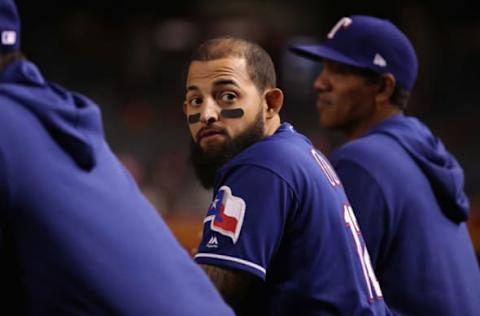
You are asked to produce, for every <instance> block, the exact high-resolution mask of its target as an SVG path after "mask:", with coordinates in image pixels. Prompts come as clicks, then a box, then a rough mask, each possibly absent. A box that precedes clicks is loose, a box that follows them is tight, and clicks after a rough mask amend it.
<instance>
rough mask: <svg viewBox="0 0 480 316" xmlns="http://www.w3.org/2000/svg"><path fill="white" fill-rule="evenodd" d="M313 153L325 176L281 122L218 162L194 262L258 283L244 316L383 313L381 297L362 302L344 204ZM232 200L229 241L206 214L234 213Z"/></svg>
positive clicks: (305, 143)
mask: <svg viewBox="0 0 480 316" xmlns="http://www.w3.org/2000/svg"><path fill="white" fill-rule="evenodd" d="M315 156H316V157H317V159H319V160H320V161H321V162H322V164H323V168H330V170H332V171H333V169H332V168H331V167H330V166H329V165H328V163H327V162H326V159H325V158H324V157H323V156H322V155H321V154H320V153H318V152H317V151H316V150H315V149H314V148H313V146H312V144H311V143H310V141H309V140H307V139H306V138H305V137H303V136H302V135H301V134H298V133H297V132H295V131H294V130H293V128H292V126H291V125H289V124H287V123H284V124H282V125H281V127H280V128H279V129H278V130H277V132H276V133H275V134H274V135H273V136H270V137H268V138H265V139H264V140H262V141H260V142H258V143H256V144H254V145H252V146H250V147H249V148H247V149H246V150H244V151H243V152H241V153H240V154H238V155H237V156H236V157H235V158H233V159H232V160H231V161H230V162H228V163H227V164H225V165H224V167H223V168H222V169H221V171H220V172H219V174H218V177H217V182H216V185H215V190H214V195H215V197H214V201H213V203H212V205H211V207H210V209H209V211H208V212H207V217H206V220H205V226H204V235H203V240H202V242H201V244H200V247H199V252H198V253H197V255H196V257H195V260H196V261H197V262H200V263H204V264H210V265H217V266H223V267H227V268H233V269H240V270H243V271H246V272H248V273H251V274H253V275H255V276H258V277H259V278H261V279H263V280H265V282H264V286H265V288H264V290H263V292H262V294H261V295H263V297H262V299H261V300H260V301H261V303H257V305H255V306H251V307H250V310H249V313H247V314H248V315H257V314H258V315H385V314H388V312H387V311H386V307H385V305H384V303H383V301H382V300H381V299H378V297H375V298H373V299H372V301H369V298H370V297H369V293H368V290H367V286H366V280H365V278H364V275H363V272H362V270H361V265H360V258H359V256H358V254H357V250H358V249H356V248H355V243H354V236H353V234H352V232H351V231H350V228H349V227H347V226H348V225H347V223H346V222H345V220H344V216H345V214H344V211H345V207H346V206H348V201H347V199H346V197H345V194H344V191H343V189H342V187H341V186H340V185H339V183H338V178H337V182H335V177H336V176H335V175H334V174H329V177H327V175H326V174H325V173H324V172H323V171H322V166H320V162H317V160H316V159H315ZM227 188H228V189H227ZM226 192H231V194H227V193H226ZM225 194H227V195H228V196H229V198H228V199H226V198H225ZM240 200H242V201H243V202H244V208H243V209H244V217H243V220H240V222H242V225H241V229H240V232H239V235H238V239H237V240H236V241H235V239H234V238H232V237H230V236H231V234H230V233H229V232H225V231H222V230H219V229H218V225H221V223H220V220H218V221H217V222H215V221H214V220H213V218H212V217H209V216H212V215H215V218H216V217H217V216H219V215H218V214H219V213H221V210H223V213H224V214H227V215H228V214H230V215H232V214H234V213H235V212H237V211H239V210H241V209H242V203H241V202H240ZM219 201H221V202H222V205H220V206H219V205H218V203H219ZM237 217H238V218H241V217H242V216H237ZM223 219H225V217H224V218H223ZM223 219H222V220H223ZM355 235H356V234H355ZM359 241H360V242H363V241H362V240H361V236H360V237H359ZM362 256H363V254H362ZM253 295H259V294H258V293H256V292H253V293H252V296H253ZM257 301H258V300H257Z"/></svg>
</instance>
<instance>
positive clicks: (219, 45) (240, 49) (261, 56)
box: [191, 37, 277, 91]
mask: <svg viewBox="0 0 480 316" xmlns="http://www.w3.org/2000/svg"><path fill="white" fill-rule="evenodd" d="M226 57H240V58H245V60H246V62H247V72H248V75H249V76H250V79H252V81H253V82H254V83H255V86H256V87H257V89H258V90H259V91H264V90H265V89H267V88H274V87H276V85H277V82H276V81H277V76H276V73H275V67H274V65H273V61H272V59H271V57H270V55H269V54H268V53H267V52H266V51H265V50H264V49H263V48H262V47H260V46H259V45H258V44H255V43H252V42H249V41H247V40H244V39H241V38H236V37H217V38H214V39H210V40H207V41H206V42H203V43H202V44H201V45H200V46H199V47H198V48H197V49H196V50H195V52H194V53H193V55H192V58H191V61H192V62H193V61H210V60H215V59H220V58H226Z"/></svg>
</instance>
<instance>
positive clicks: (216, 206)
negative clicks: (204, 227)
mask: <svg viewBox="0 0 480 316" xmlns="http://www.w3.org/2000/svg"><path fill="white" fill-rule="evenodd" d="M244 216H245V201H244V200H243V199H241V198H239V197H236V196H234V195H233V194H232V190H231V189H230V188H229V187H228V186H226V185H224V186H222V187H221V188H220V190H218V193H217V195H216V196H215V198H214V199H213V202H212V204H211V205H210V208H209V209H208V212H207V217H205V220H204V221H203V222H204V223H207V222H210V229H211V230H213V231H216V232H218V233H220V234H222V235H224V236H227V237H230V238H231V239H232V241H233V243H236V242H237V240H238V236H239V235H240V230H241V229H242V224H243V217H244Z"/></svg>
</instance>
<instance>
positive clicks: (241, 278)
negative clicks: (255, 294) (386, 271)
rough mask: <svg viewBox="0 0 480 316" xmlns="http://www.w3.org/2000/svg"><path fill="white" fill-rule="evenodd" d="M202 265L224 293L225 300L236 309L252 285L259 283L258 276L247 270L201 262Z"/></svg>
mask: <svg viewBox="0 0 480 316" xmlns="http://www.w3.org/2000/svg"><path fill="white" fill-rule="evenodd" d="M200 266H201V267H202V268H203V269H204V270H205V272H206V273H207V274H208V276H209V277H210V279H211V280H212V282H213V284H215V286H216V288H217V289H218V291H219V292H220V293H221V294H222V296H223V299H224V300H225V302H227V304H229V305H230V306H232V307H233V308H234V309H235V308H236V307H237V306H238V305H239V304H240V302H241V301H242V299H243V298H245V296H246V294H247V293H248V292H249V289H250V288H251V286H255V284H256V283H258V281H257V280H256V279H257V278H256V277H255V276H253V275H251V274H249V273H247V272H243V271H240V270H234V269H227V268H220V267H217V266H212V265H206V264H201V265H200ZM257 285H258V284H257Z"/></svg>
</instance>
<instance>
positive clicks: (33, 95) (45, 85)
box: [0, 60, 104, 170]
mask: <svg viewBox="0 0 480 316" xmlns="http://www.w3.org/2000/svg"><path fill="white" fill-rule="evenodd" d="M0 94H2V95H3V96H5V97H8V98H11V99H13V100H15V101H16V102H17V103H18V104H19V105H21V106H23V107H25V108H27V109H28V110H29V111H30V112H32V113H34V115H35V116H36V117H37V118H38V119H39V120H40V121H41V122H42V124H43V125H44V126H45V127H46V129H47V130H48V132H49V133H50V135H51V136H52V138H53V139H55V141H56V142H57V143H58V145H59V146H60V147H61V148H63V150H64V151H65V152H66V153H68V154H69V155H70V156H71V157H72V159H73V160H74V161H75V162H76V163H77V164H78V166H79V167H81V168H83V169H86V170H90V169H92V168H93V167H94V166H95V164H96V154H95V152H96V149H98V148H99V146H101V145H102V144H103V139H104V137H103V127H102V123H101V116H100V111H99V109H98V107H97V106H96V105H95V104H94V103H93V102H92V101H91V100H89V99H88V98H86V97H84V96H82V95H79V94H76V93H72V92H69V91H66V90H65V89H63V88H62V87H60V86H58V85H55V84H52V83H49V82H47V81H45V79H44V78H43V76H42V75H41V73H40V71H39V70H38V68H37V67H36V66H35V65H34V64H33V63H31V62H29V61H27V60H18V61H15V62H13V63H11V64H9V65H8V66H7V67H5V69H3V70H2V71H1V72H0Z"/></svg>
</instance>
